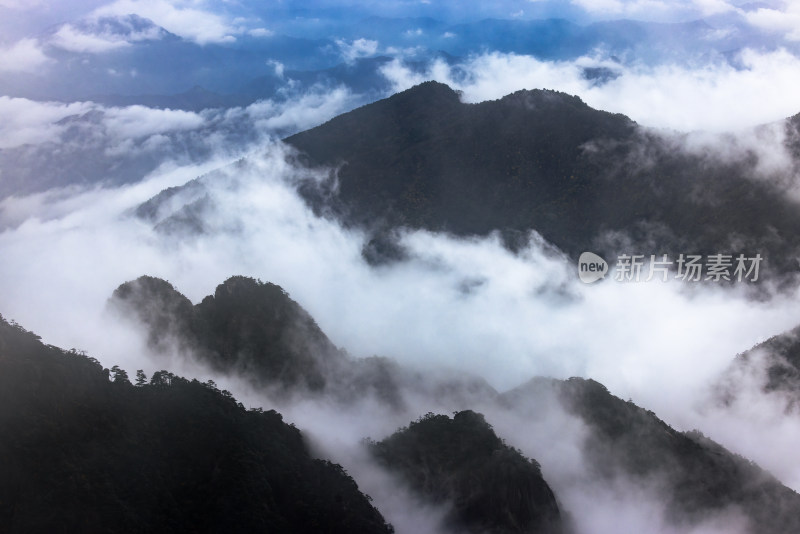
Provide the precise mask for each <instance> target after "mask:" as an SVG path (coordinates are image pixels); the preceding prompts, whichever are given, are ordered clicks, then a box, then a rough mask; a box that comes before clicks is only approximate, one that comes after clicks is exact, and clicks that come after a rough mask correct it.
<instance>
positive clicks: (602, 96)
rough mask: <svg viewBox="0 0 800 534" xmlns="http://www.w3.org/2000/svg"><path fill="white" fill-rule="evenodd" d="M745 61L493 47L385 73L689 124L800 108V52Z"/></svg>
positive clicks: (708, 125)
mask: <svg viewBox="0 0 800 534" xmlns="http://www.w3.org/2000/svg"><path fill="white" fill-rule="evenodd" d="M740 61H741V63H742V65H743V67H742V68H735V67H733V66H731V65H730V64H728V63H726V62H722V61H719V62H712V63H710V64H707V65H704V66H702V67H699V68H692V67H687V66H680V65H662V66H655V67H647V66H644V65H636V66H630V67H629V66H622V65H619V64H616V63H614V62H611V61H608V60H603V59H598V58H579V59H578V60H575V61H564V62H549V61H540V60H537V59H536V58H533V57H531V56H521V55H516V54H501V53H489V54H483V55H479V56H476V57H473V58H470V59H469V60H468V61H467V62H466V64H465V65H463V66H462V67H460V68H458V69H456V68H453V67H451V66H449V65H447V64H446V63H444V62H442V61H437V62H435V63H434V64H433V65H431V66H430V67H429V68H428V69H427V70H426V71H425V72H423V73H418V72H415V71H413V70H411V69H410V68H407V67H405V66H404V65H403V64H402V63H401V62H399V61H395V62H392V63H390V64H388V65H387V66H385V67H384V69H383V73H384V75H385V76H386V77H387V78H388V79H389V80H390V81H391V82H392V83H393V84H394V87H395V89H396V90H402V89H407V88H409V87H411V86H412V85H415V84H417V83H420V82H422V81H424V80H427V79H433V80H438V81H440V82H443V83H447V84H448V85H450V86H451V87H453V88H455V89H459V90H461V91H463V93H464V96H463V99H464V100H465V101H466V102H480V101H484V100H492V99H497V98H501V97H502V96H504V95H506V94H509V93H512V92H514V91H518V90H521V89H555V90H558V91H563V92H566V93H569V94H574V95H578V96H580V97H581V98H582V99H583V100H584V102H586V103H587V104H589V105H590V106H592V107H594V108H596V109H601V110H605V111H611V112H616V113H624V114H625V115H628V116H629V117H631V118H632V119H634V120H635V121H637V122H639V123H640V124H643V125H646V126H654V127H661V128H671V129H676V130H681V131H687V130H710V131H730V130H736V129H741V128H745V127H749V126H754V125H757V124H762V123H766V122H772V121H777V120H781V119H783V118H786V117H789V116H792V115H794V114H796V113H798V112H800V92H798V91H797V90H796V88H797V87H800V58H798V57H796V56H794V55H792V54H790V53H789V52H786V51H784V50H779V51H776V52H769V53H759V52H755V51H752V50H745V51H743V52H741V54H740ZM585 67H605V68H607V69H609V70H610V71H611V72H614V73H616V74H618V77H617V78H616V79H613V80H610V81H608V82H606V83H602V84H598V83H595V82H593V81H592V80H587V79H586V78H585V77H584V75H583V69H584V68H585ZM461 71H463V72H461Z"/></svg>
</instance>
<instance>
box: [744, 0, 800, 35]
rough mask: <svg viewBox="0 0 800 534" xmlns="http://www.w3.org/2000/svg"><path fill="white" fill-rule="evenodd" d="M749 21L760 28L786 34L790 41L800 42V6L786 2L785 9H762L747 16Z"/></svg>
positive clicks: (750, 12)
mask: <svg viewBox="0 0 800 534" xmlns="http://www.w3.org/2000/svg"><path fill="white" fill-rule="evenodd" d="M745 18H746V19H747V21H748V22H749V23H750V24H752V25H753V26H756V27H758V28H762V29H764V30H767V31H772V32H778V33H782V34H784V36H785V37H786V39H788V40H790V41H800V6H799V5H798V4H797V3H796V2H786V4H785V6H784V7H783V9H778V8H774V7H760V8H759V9H756V10H753V11H749V12H747V13H746V14H745Z"/></svg>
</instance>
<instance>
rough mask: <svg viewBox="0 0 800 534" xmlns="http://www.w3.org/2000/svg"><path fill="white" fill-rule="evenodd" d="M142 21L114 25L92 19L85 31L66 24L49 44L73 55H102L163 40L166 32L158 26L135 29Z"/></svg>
mask: <svg viewBox="0 0 800 534" xmlns="http://www.w3.org/2000/svg"><path fill="white" fill-rule="evenodd" d="M140 20H141V19H134V20H132V17H127V18H115V19H113V21H111V20H108V19H105V20H103V19H97V18H94V19H89V21H88V23H87V24H86V25H84V26H85V27H84V28H77V27H75V26H73V25H72V24H64V25H63V26H61V27H60V28H59V29H58V31H56V33H55V34H53V36H52V37H51V39H50V41H49V44H51V45H53V46H56V47H58V48H62V49H64V50H69V51H71V52H87V53H102V52H108V51H110V50H116V49H118V48H124V47H127V46H131V45H132V44H133V43H135V42H138V41H146V40H156V39H160V38H161V37H163V30H162V29H161V28H159V27H158V26H156V25H153V24H145V25H144V27H142V28H137V27H135V26H134V24H133V23H134V22H139V21H140ZM112 22H113V25H112V24H111V23H112ZM141 22H145V23H146V22H147V21H143V20H142V21H141Z"/></svg>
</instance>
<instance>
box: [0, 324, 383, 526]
mask: <svg viewBox="0 0 800 534" xmlns="http://www.w3.org/2000/svg"><path fill="white" fill-rule="evenodd" d="M110 378H112V379H113V380H110ZM137 382H138V383H139V385H136V386H134V385H131V383H130V382H129V380H128V379H127V376H126V373H125V372H124V371H123V370H121V369H119V368H116V367H115V368H114V369H113V376H109V371H108V370H107V369H103V368H102V367H101V366H100V365H99V364H98V363H97V362H96V361H95V360H93V359H91V358H89V357H87V356H84V355H81V354H79V353H76V352H65V351H63V350H61V349H58V348H56V347H52V346H47V345H43V344H42V343H41V342H40V341H39V339H38V337H37V336H35V335H33V334H31V333H30V332H27V331H25V330H23V329H22V328H21V327H19V326H17V325H14V324H9V323H7V322H6V321H5V320H0V400H1V401H2V402H0V430H1V431H0V456H2V458H3V461H2V463H0V521H1V522H2V524H3V525H4V526H3V531H4V532H9V533H23V532H24V533H35V532H42V533H52V532H221V531H225V532H242V533H244V532H248V533H249V532H285V533H287V534H288V533H298V532H308V533H318V532H340V533H346V532H347V533H349V532H374V533H389V532H391V531H392V529H391V527H390V526H388V525H387V524H386V523H385V521H384V520H383V518H382V517H381V515H380V513H378V512H377V510H375V508H374V507H373V506H372V505H371V504H370V503H369V501H368V498H367V497H365V496H364V495H363V494H361V493H360V492H359V491H358V487H357V486H356V484H355V482H354V481H353V480H352V479H351V478H350V477H349V476H347V474H346V473H344V471H343V470H342V468H341V467H340V466H338V465H335V464H331V463H330V462H327V461H323V460H315V459H313V458H312V456H311V455H310V453H309V451H308V448H307V445H306V443H305V441H304V438H303V437H302V436H301V434H300V432H299V431H298V430H297V429H296V428H294V427H293V426H290V425H287V424H286V423H284V422H283V421H282V417H281V415H280V414H278V413H276V412H274V411H267V412H262V411H261V410H249V411H248V410H245V409H244V407H242V405H241V404H237V402H236V401H235V400H234V399H233V398H232V397H231V396H230V393H228V392H225V391H223V392H220V391H219V390H217V389H216V387H215V386H214V385H213V384H212V383H208V384H202V383H199V382H197V381H196V380H192V381H189V380H186V379H182V378H180V377H176V376H174V375H172V374H171V373H169V372H167V371H161V372H158V373H156V374H155V375H154V376H153V378H152V379H151V380H150V382H149V383H147V381H146V379H140V380H138V381H137Z"/></svg>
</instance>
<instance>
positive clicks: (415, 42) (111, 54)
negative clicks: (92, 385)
mask: <svg viewBox="0 0 800 534" xmlns="http://www.w3.org/2000/svg"><path fill="white" fill-rule="evenodd" d="M723 22H724V24H723V26H722V27H723V28H725V31H720V30H719V28H717V27H716V26H715V25H716V24H718V23H719V24H722V23H723ZM731 27H733V28H735V29H736V31H730V29H731ZM327 30H328V31H327V32H325V33H324V36H321V35H322V34H319V35H318V32H316V33H315V32H313V31H310V32H300V33H296V34H292V35H288V34H281V33H275V32H272V31H270V30H265V29H263V31H261V32H260V33H259V32H251V33H245V34H242V35H237V36H236V38H235V39H231V41H230V42H211V43H202V44H198V43H194V42H192V41H190V40H187V39H184V38H181V37H179V36H177V35H175V34H174V33H171V32H169V31H167V30H165V29H164V28H162V27H160V26H157V25H156V24H154V23H153V22H152V21H150V20H149V19H145V18H142V17H139V16H137V15H133V14H131V15H126V16H111V15H106V16H103V17H99V18H89V19H81V20H78V21H74V22H69V23H64V24H60V25H58V26H54V27H52V28H50V29H49V30H48V31H46V32H44V33H43V34H41V35H39V36H36V38H37V39H38V40H39V41H40V42H41V44H42V50H43V51H44V53H46V54H47V55H48V57H50V58H51V59H52V60H53V61H51V62H49V63H48V64H46V65H43V66H42V67H41V68H40V69H38V70H37V71H36V72H21V73H17V74H15V75H14V76H4V77H0V94H5V95H9V96H19V97H27V98H32V99H37V100H58V101H76V100H87V99H95V100H96V101H101V102H107V103H122V102H131V103H137V104H147V105H151V104H154V105H158V106H166V105H171V106H175V107H177V108H179V109H197V106H200V105H203V104H209V105H213V106H229V105H241V104H242V103H243V102H248V101H252V99H253V98H255V97H258V98H272V97H275V96H278V95H279V92H277V91H275V89H274V88H275V87H283V86H284V85H285V82H286V81H287V80H289V79H292V80H297V81H300V82H303V81H304V80H303V79H302V78H304V77H308V76H311V77H324V75H323V74H324V73H325V72H326V71H328V72H329V73H330V69H333V68H336V65H337V64H339V63H342V61H343V59H344V60H346V61H347V62H350V61H351V60H355V59H359V58H377V57H378V56H381V55H384V56H391V57H398V58H401V59H402V58H410V59H411V60H412V62H413V61H424V62H429V61H430V60H432V59H434V58H436V57H441V55H443V54H444V55H446V56H449V57H452V58H454V59H456V58H465V57H468V56H470V55H473V54H476V53H481V52H484V51H487V50H491V51H498V52H501V53H506V52H507V53H514V54H524V55H531V56H534V57H537V58H540V59H543V60H567V59H575V58H578V57H581V56H591V55H596V54H598V53H601V54H602V55H604V56H605V57H608V58H614V59H616V61H618V62H620V63H622V64H630V63H636V62H646V63H658V62H683V61H686V58H687V57H689V58H692V57H698V56H704V57H708V56H712V55H719V56H720V57H725V56H731V57H732V56H733V55H734V54H735V53H736V52H737V51H740V50H741V49H743V48H745V47H749V48H753V47H758V48H760V49H764V50H775V49H778V48H779V47H781V46H783V47H786V46H791V45H790V44H788V45H787V43H786V42H784V41H781V40H779V39H778V38H776V36H775V35H772V34H770V33H767V32H758V31H756V30H754V29H753V28H751V27H749V26H747V25H745V24H741V23H737V22H736V21H732V20H725V21H722V20H719V21H715V20H713V18H712V19H709V21H704V20H696V21H690V22H682V23H654V22H643V21H634V20H617V21H606V22H598V23H594V24H589V25H585V26H584V25H579V24H576V23H574V22H570V21H567V20H563V19H541V20H515V19H508V20H503V19H484V20H478V21H471V22H461V23H457V24H452V23H447V22H444V21H442V20H436V19H431V18H386V17H374V16H373V17H368V18H366V19H363V20H359V21H350V22H344V23H340V24H338V25H336V26H335V27H331V28H327ZM358 40H371V41H374V43H375V46H374V47H370V48H369V50H368V51H366V52H364V53H363V54H358V55H355V56H353V57H348V52H347V46H351V45H352V43H353V42H354V41H358ZM276 64H280V65H281V66H282V67H281V68H282V69H285V71H284V72H282V73H277V72H276V70H275V65H276ZM303 71H313V72H314V74H303ZM330 74H334V76H332V77H331V79H333V80H336V81H338V82H340V83H344V84H347V85H351V84H352V85H351V87H353V88H356V87H359V86H363V85H365V84H367V83H368V82H369V81H372V80H373V78H374V77H376V76H378V73H377V71H376V69H371V70H370V71H369V72H363V73H357V75H355V76H354V75H353V73H349V74H348V75H345V76H342V77H340V78H338V79H337V76H335V74H336V73H330ZM265 79H267V80H269V81H268V83H264V80H265ZM101 87H102V88H104V90H103V92H98V88H101ZM194 87H197V88H199V89H195V90H194V91H193V90H192V88H194ZM256 88H258V89H259V91H258V92H254V89H256ZM373 89H375V86H373ZM198 91H202V92H203V93H204V94H206V95H217V96H216V97H215V98H206V99H205V100H202V99H198V98H196V95H195V94H193V93H197V92H198Z"/></svg>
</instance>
